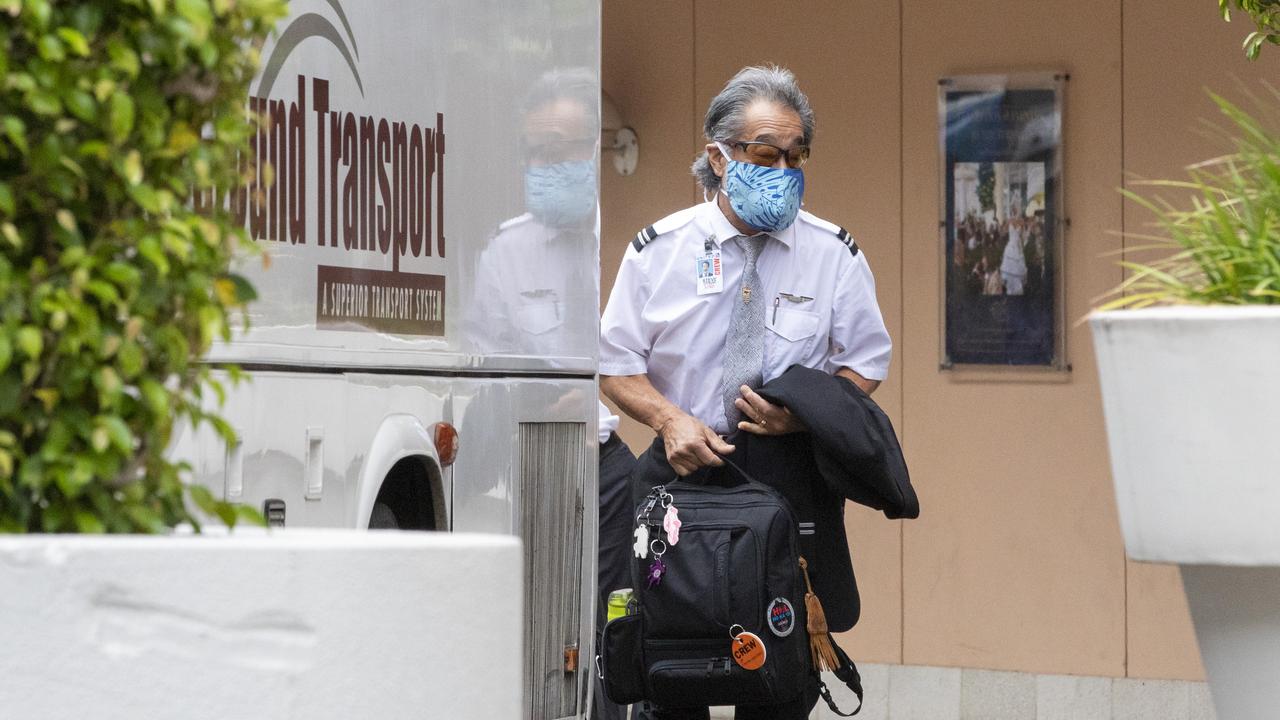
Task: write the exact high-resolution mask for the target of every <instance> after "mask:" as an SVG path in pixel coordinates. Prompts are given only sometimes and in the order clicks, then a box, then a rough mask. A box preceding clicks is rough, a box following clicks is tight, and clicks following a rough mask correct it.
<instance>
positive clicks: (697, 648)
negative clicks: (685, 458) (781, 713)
mask: <svg viewBox="0 0 1280 720" xmlns="http://www.w3.org/2000/svg"><path fill="white" fill-rule="evenodd" d="M725 462H726V463H727V464H728V465H730V466H731V467H733V468H734V469H735V470H737V472H738V473H739V474H740V475H742V477H744V478H746V481H745V482H743V483H741V484H739V485H734V486H732V487H722V486H717V485H698V484H693V483H689V482H682V481H677V482H674V483H671V484H670V485H659V486H656V487H654V488H653V490H652V492H650V494H649V495H648V497H646V498H645V499H644V500H642V501H641V502H640V504H639V505H638V506H637V507H636V529H635V546H634V548H633V550H634V553H633V555H632V581H633V588H634V607H633V609H634V612H631V613H630V614H628V615H625V616H623V617H620V618H617V619H614V620H612V621H610V622H609V623H608V624H607V625H606V626H605V628H604V632H603V635H602V640H601V647H600V649H599V651H598V654H597V656H596V660H597V665H598V668H597V670H598V672H599V673H600V676H601V678H602V679H603V680H604V687H605V693H606V694H607V695H608V696H609V699H610V700H612V701H614V702H616V703H619V704H629V703H634V702H639V701H641V700H648V701H650V702H653V703H656V704H657V705H659V706H661V707H664V708H679V707H698V706H706V705H767V704H777V703H783V702H787V701H790V700H793V699H795V698H796V697H798V696H799V695H800V694H801V693H802V692H803V691H804V689H805V687H806V685H807V684H808V682H809V676H810V675H813V676H814V677H815V679H816V681H817V685H818V689H819V694H820V695H821V696H822V698H823V699H824V700H825V701H826V703H827V705H828V706H829V707H831V709H832V711H833V712H835V713H837V714H839V715H841V716H844V717H849V716H852V715H855V714H857V712H858V710H860V709H861V707H862V704H861V703H862V684H861V679H860V677H859V675H858V670H857V668H856V667H855V666H854V664H853V662H852V661H851V660H850V659H849V657H848V655H846V654H845V653H844V651H843V650H841V649H840V648H839V647H838V646H836V645H835V641H834V639H833V638H832V637H831V635H830V633H829V632H827V627H826V620H825V618H824V616H823V615H822V606H821V604H820V603H819V602H818V599H817V597H816V596H815V595H814V594H813V592H812V588H811V587H810V586H809V583H808V574H807V569H806V566H805V562H804V559H803V558H802V557H801V556H800V554H799V535H798V533H797V528H796V521H795V516H794V515H793V513H792V511H791V507H790V505H789V504H788V503H787V501H786V499H785V498H783V497H782V495H781V494H780V493H778V491H776V490H774V489H773V488H771V487H769V486H767V485H764V484H763V483H760V482H757V481H755V480H753V479H752V478H751V477H750V476H749V475H747V474H746V473H745V472H743V471H742V469H741V468H739V467H738V466H737V465H735V464H734V463H732V462H731V461H729V460H727V459H726V460H725ZM822 669H829V670H832V671H833V672H834V673H835V675H836V677H838V678H839V679H840V680H841V681H842V682H844V683H845V684H846V685H847V686H848V687H849V689H850V690H852V691H853V692H854V693H855V694H856V695H857V697H858V702H859V704H858V708H857V709H855V710H854V711H853V712H850V713H844V712H841V711H840V710H839V708H838V707H837V706H836V704H835V701H834V700H833V699H832V697H831V693H830V691H829V690H828V689H827V687H826V685H825V684H823V683H822V680H821V676H820V675H819V674H818V671H819V670H822Z"/></svg>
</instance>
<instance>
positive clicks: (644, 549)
mask: <svg viewBox="0 0 1280 720" xmlns="http://www.w3.org/2000/svg"><path fill="white" fill-rule="evenodd" d="M661 488H662V486H661V485H659V486H658V487H655V488H654V490H655V491H660V490H661ZM648 500H649V502H648V503H646V504H645V506H644V509H643V510H641V511H640V512H637V513H636V529H635V531H634V532H632V535H634V536H635V539H636V541H635V544H634V545H632V546H631V550H632V552H634V553H635V555H636V557H637V558H639V559H641V560H644V559H645V558H647V557H649V537H650V535H651V533H650V532H649V526H650V522H649V514H650V513H651V512H653V507H654V506H655V505H657V504H658V495H657V494H656V492H655V493H654V494H651V495H649V498H648Z"/></svg>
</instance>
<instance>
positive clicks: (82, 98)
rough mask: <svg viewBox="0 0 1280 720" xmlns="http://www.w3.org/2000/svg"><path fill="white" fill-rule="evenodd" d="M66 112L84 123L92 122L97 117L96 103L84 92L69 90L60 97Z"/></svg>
mask: <svg viewBox="0 0 1280 720" xmlns="http://www.w3.org/2000/svg"><path fill="white" fill-rule="evenodd" d="M62 101H63V102H64V103H66V106H67V110H69V111H71V114H72V115H75V116H76V117H78V118H80V119H81V120H83V121H85V122H93V121H94V119H95V118H97V117H98V103H97V101H95V100H94V99H93V96H92V95H90V94H89V93H87V92H85V91H84V90H79V89H75V90H71V91H70V92H68V93H67V94H66V95H63V96H62Z"/></svg>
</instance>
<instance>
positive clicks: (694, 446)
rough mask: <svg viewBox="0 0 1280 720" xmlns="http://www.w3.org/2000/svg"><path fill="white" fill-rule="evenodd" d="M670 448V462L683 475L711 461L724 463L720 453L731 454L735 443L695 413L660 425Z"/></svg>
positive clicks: (668, 460) (667, 446) (682, 414)
mask: <svg viewBox="0 0 1280 720" xmlns="http://www.w3.org/2000/svg"><path fill="white" fill-rule="evenodd" d="M658 434H660V435H661V436H662V443H663V445H664V446H665V447H666V450H667V462H668V463H670V464H671V467H672V469H674V470H675V471H676V474H677V475H680V476H681V477H683V476H685V475H688V474H689V473H692V472H693V471H695V470H697V469H698V468H701V467H706V466H708V465H723V464H724V461H723V460H721V459H720V458H719V457H718V456H717V453H719V454H720V455H727V454H729V453H731V452H733V449H734V448H733V446H732V445H730V444H729V443H727V442H725V441H724V440H723V439H721V438H720V436H719V435H716V433H715V431H714V430H712V429H711V428H709V427H707V426H706V425H703V424H702V422H701V421H699V420H698V419H697V418H695V417H693V416H692V415H686V414H684V413H680V414H677V415H673V416H672V417H671V418H670V419H669V420H667V421H666V422H664V423H663V424H662V426H661V427H659V428H658Z"/></svg>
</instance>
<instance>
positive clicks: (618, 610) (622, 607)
mask: <svg viewBox="0 0 1280 720" xmlns="http://www.w3.org/2000/svg"><path fill="white" fill-rule="evenodd" d="M631 596H632V592H631V588H622V589H621V590H614V591H613V592H611V593H609V611H608V613H606V614H605V621H606V622H608V621H610V620H617V619H618V618H620V617H622V616H623V615H626V614H627V605H628V604H629V603H630V602H631Z"/></svg>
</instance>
